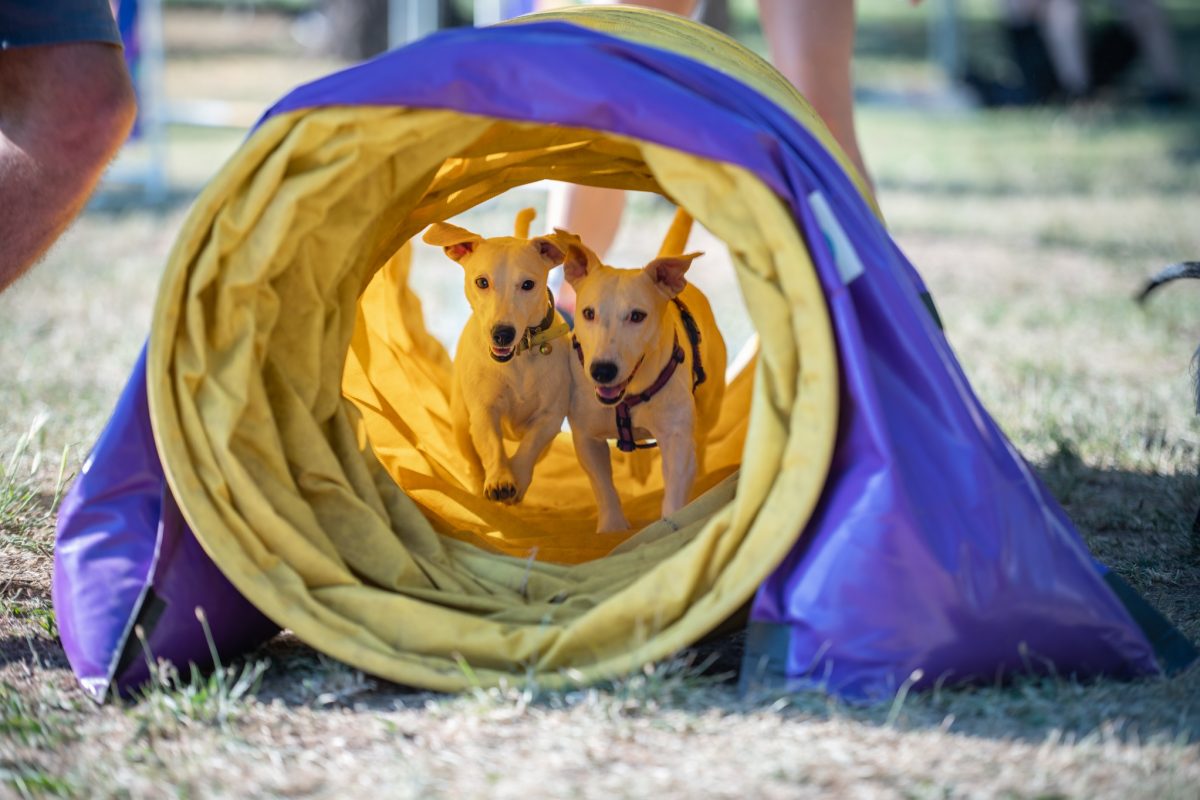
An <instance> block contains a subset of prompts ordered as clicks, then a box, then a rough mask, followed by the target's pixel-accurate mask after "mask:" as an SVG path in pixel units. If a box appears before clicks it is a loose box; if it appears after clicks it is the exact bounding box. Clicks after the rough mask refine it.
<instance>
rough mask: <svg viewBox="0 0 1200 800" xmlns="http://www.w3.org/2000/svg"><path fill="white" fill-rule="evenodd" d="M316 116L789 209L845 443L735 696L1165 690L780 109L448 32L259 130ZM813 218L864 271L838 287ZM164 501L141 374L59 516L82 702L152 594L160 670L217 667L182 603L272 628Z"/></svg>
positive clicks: (892, 250)
mask: <svg viewBox="0 0 1200 800" xmlns="http://www.w3.org/2000/svg"><path fill="white" fill-rule="evenodd" d="M551 66H552V67H553V68H550V67H551ZM324 105H350V106H353V105H396V106H405V107H418V108H445V109H453V110H457V111H461V112H465V113H470V114H476V115H482V116H489V117H497V118H503V119H507V120H518V121H522V122H530V123H544V124H548V125H565V126H575V127H583V128H591V129H596V130H602V131H605V132H611V133H615V134H620V135H623V136H629V137H633V138H637V139H641V140H647V141H651V142H655V143H658V144H661V145H665V146H668V147H671V148H674V149H677V150H680V151H684V152H688V153H692V154H695V155H698V156H703V157H705V158H709V159H714V160H718V161H725V162H730V163H734V164H737V165H739V166H741V167H743V168H745V169H747V170H749V171H750V172H752V173H754V174H755V175H756V176H757V177H758V178H759V179H760V180H762V181H763V182H764V183H765V184H766V185H767V186H769V187H770V188H771V189H772V190H774V191H775V192H776V193H777V194H778V195H779V196H780V197H781V198H783V199H784V201H785V202H786V203H787V205H788V206H789V207H790V209H791V211H792V213H793V216H794V219H795V224H796V226H797V229H798V230H799V231H800V232H801V234H802V236H803V238H804V239H805V240H806V241H807V242H808V244H809V248H810V250H811V252H812V255H813V260H814V264H815V266H816V269H817V272H818V276H819V279H820V281H821V284H822V287H823V289H824V291H825V295H826V300H827V303H828V307H829V311H830V316H831V318H832V321H833V325H834V330H835V335H836V338H837V343H838V350H839V361H840V369H841V374H842V386H841V423H840V430H839V433H838V441H837V447H836V451H835V455H834V461H833V464H832V466H831V469H830V472H829V475H828V479H827V483H826V487H825V490H824V493H823V495H822V499H821V501H820V503H819V505H818V508H817V510H816V512H815V514H814V515H813V517H812V519H810V520H796V521H795V528H794V529H791V530H782V531H780V535H781V536H788V537H794V538H795V540H796V545H795V547H794V548H793V550H792V551H791V553H790V555H789V556H788V557H787V558H786V559H785V561H784V562H783V563H782V564H780V565H779V567H778V568H777V569H776V570H775V571H774V573H773V574H772V575H771V577H770V578H769V579H768V580H767V581H766V582H765V583H764V584H763V585H762V587H761V588H760V589H759V591H758V593H757V596H756V597H755V600H754V604H753V608H752V611H751V623H750V633H749V639H748V653H747V661H746V664H745V667H744V670H743V673H744V675H743V678H744V679H748V680H750V681H751V682H753V681H756V680H759V681H763V682H766V683H769V684H772V685H776V686H784V687H800V686H819V687H821V688H824V689H826V690H827V691H831V692H834V693H837V694H839V695H842V696H845V697H848V698H879V697H883V696H890V695H891V694H893V693H894V692H895V691H896V690H897V688H899V687H900V686H901V685H902V684H904V683H905V682H906V681H907V682H909V683H916V685H918V686H923V685H929V684H932V683H933V682H935V681H939V680H950V681H962V680H971V679H986V680H994V679H995V678H996V676H997V675H998V674H1008V673H1011V672H1028V671H1035V672H1036V671H1044V670H1047V669H1051V668H1052V669H1053V670H1054V671H1056V672H1057V673H1058V674H1060V675H1062V674H1073V673H1074V674H1079V675H1113V676H1123V677H1128V676H1134V675H1139V674H1149V673H1154V672H1156V671H1157V670H1158V667H1157V665H1156V663H1155V660H1154V656H1153V653H1152V650H1151V647H1150V645H1149V643H1148V641H1147V639H1146V637H1145V636H1144V635H1143V634H1142V632H1141V630H1140V629H1139V628H1138V626H1137V625H1136V624H1135V623H1134V621H1133V620H1132V619H1131V618H1130V616H1129V614H1128V613H1127V612H1126V611H1125V608H1124V607H1123V605H1122V604H1121V602H1120V601H1119V600H1118V599H1117V598H1116V596H1115V595H1114V594H1113V593H1112V592H1111V591H1110V590H1109V589H1108V587H1107V586H1106V585H1105V583H1104V581H1103V579H1102V577H1101V575H1100V571H1099V570H1098V569H1097V568H1096V566H1095V564H1094V562H1093V560H1092V558H1091V556H1090V554H1089V553H1088V550H1087V548H1086V546H1085V545H1084V543H1083V541H1082V539H1081V537H1080V535H1079V534H1078V532H1077V531H1076V530H1075V528H1074V527H1073V526H1072V524H1071V523H1070V521H1069V520H1068V519H1067V518H1066V516H1065V514H1064V512H1063V511H1062V509H1061V508H1060V507H1059V505H1058V504H1057V502H1056V501H1055V500H1054V499H1053V498H1052V497H1051V496H1050V494H1049V492H1048V491H1047V490H1046V489H1045V487H1044V486H1043V485H1042V484H1041V482H1040V481H1039V480H1038V478H1037V476H1036V475H1035V474H1034V473H1033V471H1032V470H1031V469H1030V467H1029V466H1028V465H1027V464H1026V463H1025V461H1024V460H1023V459H1022V457H1021V456H1020V454H1019V453H1017V452H1016V450H1015V449H1014V448H1013V447H1012V445H1011V444H1010V443H1009V442H1008V440H1007V439H1006V438H1005V436H1004V435H1003V433H1002V432H1001V431H1000V430H999V429H998V428H997V426H996V425H995V423H994V422H993V421H992V419H991V417H990V416H989V415H988V414H987V412H986V411H985V410H984V409H983V407H982V406H981V404H980V403H979V401H978V400H977V398H976V397H975V395H974V394H973V392H972V391H971V389H970V387H969V385H968V382H967V380H966V377H965V376H964V375H963V373H962V371H961V369H960V368H959V366H958V363H957V361H956V360H955V358H954V356H953V354H952V353H951V351H950V348H949V345H948V344H947V342H946V339H945V338H944V336H943V335H942V333H941V331H940V330H939V328H938V326H937V324H936V322H935V321H934V319H933V318H932V316H931V315H930V313H929V310H928V308H927V306H926V305H925V302H924V299H923V295H924V292H925V288H924V285H923V284H922V282H921V280H920V278H919V276H918V275H917V273H916V270H915V269H914V268H913V267H912V265H911V264H910V263H909V262H908V260H907V259H906V258H905V257H904V255H903V254H902V253H901V252H900V250H899V249H898V247H897V246H896V245H895V243H894V242H893V241H892V239H891V238H890V236H889V235H888V234H887V232H886V230H885V229H884V228H883V226H882V225H881V224H880V223H879V222H878V220H877V219H876V217H875V216H874V215H873V214H872V212H871V211H870V209H869V208H868V207H867V205H866V204H865V203H864V202H863V200H862V198H861V197H860V195H859V194H858V193H857V191H856V190H855V189H854V187H853V185H852V184H851V182H850V181H849V179H848V178H847V177H846V175H845V174H844V173H843V172H842V170H841V168H840V167H839V166H838V164H837V162H836V161H835V159H834V158H833V157H832V156H831V155H830V154H829V153H828V152H827V151H826V150H825V149H824V148H823V147H822V146H821V145H820V144H819V143H818V142H817V140H816V139H815V138H814V137H813V136H812V134H811V133H810V132H809V131H808V130H806V129H805V128H804V127H803V126H802V125H801V124H800V123H798V122H797V121H796V120H795V119H793V118H792V117H791V116H790V115H788V114H787V113H785V112H784V111H782V110H781V109H779V108H778V107H776V106H775V105H774V104H772V103H771V102H770V101H768V100H767V99H765V98H764V97H762V96H761V95H759V94H757V93H755V92H754V91H752V90H750V89H749V88H747V87H746V86H744V85H742V84H741V83H739V82H737V81H736V80H734V79H733V78H731V77H728V76H726V75H724V74H722V73H720V72H717V71H715V70H714V69H712V68H710V67H708V66H706V65H704V64H701V63H697V62H695V61H692V60H689V59H687V58H684V57H682V56H678V55H675V54H672V53H668V52H664V51H660V50H656V49H654V48H650V47H645V46H642V45H637V44H633V43H630V42H628V41H624V40H621V39H617V38H613V37H610V36H607V35H604V34H600V33H595V32H592V31H589V30H585V29H583V28H579V27H575V26H573V25H568V24H564V23H556V22H547V23H531V24H527V25H517V26H506V27H499V28H489V29H480V30H474V29H462V30H454V31H447V32H443V33H440V34H436V35H434V36H431V37H429V38H427V39H425V40H423V41H421V42H418V43H416V44H413V45H411V46H409V47H406V48H404V49H401V50H398V51H395V52H392V53H390V54H388V55H386V56H383V57H380V58H378V59H376V60H374V61H370V62H367V63H365V64H362V65H359V66H357V67H354V68H351V69H348V70H345V71H343V72H339V73H337V74H334V75H331V76H329V77H327V78H324V79H321V80H318V81H315V82H313V83H311V84H308V85H306V86H303V87H301V88H299V89H297V90H295V91H294V92H292V93H291V94H289V95H287V96H286V97H285V98H283V99H282V100H281V101H280V102H279V103H277V104H276V105H275V106H274V107H272V108H271V109H270V110H269V111H268V112H267V114H266V115H265V117H264V119H265V118H266V117H270V116H273V115H276V114H281V113H285V112H289V111H297V110H302V109H306V108H314V107H319V106H324ZM818 203H824V204H827V206H828V209H829V210H830V211H831V212H832V216H833V218H834V219H835V220H836V222H837V225H839V226H840V227H841V229H843V230H844V232H845V234H846V236H847V237H848V239H849V241H850V242H851V243H852V246H853V249H854V251H855V254H856V256H857V258H858V260H859V261H861V263H862V267H863V271H862V274H861V275H859V276H857V277H855V278H853V279H852V280H850V281H849V282H848V283H846V282H844V281H843V278H842V277H841V275H840V274H839V270H838V267H837V264H836V263H835V260H834V257H833V253H832V252H831V249H830V246H829V244H828V242H827V239H826V232H825V230H824V229H823V227H822V224H821V223H820V222H819V220H818V212H817V210H816V206H817V204H818ZM162 494H163V483H162V472H161V469H160V468H158V463H157V455H156V453H155V451H154V445H153V440H152V438H151V437H150V435H149V425H148V422H147V410H146V405H145V385H144V373H143V371H142V365H141V364H140V363H139V367H138V368H136V369H135V370H134V374H133V376H132V378H131V381H130V386H129V387H128V388H127V389H126V392H125V394H124V395H123V396H122V399H121V401H120V404H119V406H118V410H117V413H116V416H115V417H114V420H113V422H112V423H110V426H109V428H108V429H107V430H106V432H105V434H104V435H103V436H102V438H101V440H100V443H99V444H98V445H97V449H96V452H95V453H94V455H93V457H92V459H91V461H90V463H89V466H88V468H87V469H86V470H85V473H84V475H83V476H81V478H80V480H78V481H77V482H76V483H75V485H74V486H73V487H72V490H71V492H70V495H69V497H68V499H67V501H66V502H65V503H64V506H63V510H62V512H61V514H60V523H59V548H58V551H57V552H56V574H55V605H56V608H57V609H58V613H59V617H60V629H61V631H62V638H63V643H64V646H65V647H66V649H67V652H68V655H69V656H70V658H71V662H72V665H73V666H74V667H75V669H76V671H77V673H78V674H79V675H80V677H81V679H82V680H84V681H85V684H86V682H87V681H89V680H93V679H95V678H96V677H97V676H105V677H107V678H110V679H115V680H116V682H117V683H118V684H119V685H120V686H122V687H124V686H129V685H133V684H136V683H137V681H139V680H141V679H142V678H143V677H144V671H142V672H139V671H138V670H137V667H136V662H137V661H138V659H134V660H133V661H132V662H130V660H129V659H128V658H126V659H125V661H126V662H128V664H131V665H126V666H122V668H121V669H118V665H117V664H116V659H118V658H119V656H120V652H121V648H122V643H123V642H124V640H125V639H126V638H127V630H128V627H129V625H130V620H131V619H132V618H133V617H134V616H136V615H137V614H138V613H139V608H141V605H140V603H139V596H140V595H141V593H142V589H143V588H144V587H145V585H146V583H147V581H150V582H152V584H153V593H154V595H155V596H157V597H159V598H163V599H165V600H166V609H165V611H163V615H162V617H160V618H159V620H158V623H157V625H155V626H154V632H155V633H158V631H159V630H160V629H162V630H163V631H164V633H161V634H159V635H160V637H161V638H160V640H158V641H159V643H160V644H159V646H160V647H161V648H162V649H157V648H156V649H153V652H154V653H155V655H156V656H161V657H165V658H169V659H171V660H174V661H177V662H186V661H187V660H189V659H190V660H195V661H197V662H200V663H203V662H204V661H205V660H206V656H205V653H204V652H203V651H202V650H201V649H200V648H198V647H197V646H195V645H196V641H197V634H196V630H197V629H196V622H195V618H194V616H191V615H192V613H193V610H192V607H190V606H188V605H187V604H193V605H195V604H199V605H204V606H205V608H206V609H207V608H222V609H225V610H226V611H225V613H222V614H221V615H220V618H217V616H216V615H214V614H213V613H211V612H210V613H209V620H210V624H211V625H212V629H213V635H214V638H215V639H216V641H217V643H218V647H219V648H220V649H221V651H222V653H234V652H237V651H239V650H240V649H241V648H244V647H247V646H250V645H251V644H253V642H254V641H257V640H260V639H261V638H263V637H265V636H267V635H269V634H270V632H271V630H272V626H271V624H270V623H269V622H268V621H267V620H265V618H263V617H262V616H261V615H259V614H257V612H253V611H252V610H250V609H248V608H247V607H246V604H245V601H241V603H242V606H240V607H239V606H238V601H240V600H241V599H240V597H238V596H237V594H236V592H234V591H233V589H232V588H231V587H230V586H229V584H228V582H227V581H225V580H224V578H222V577H221V576H220V574H219V573H218V572H217V571H216V569H215V567H213V565H212V564H211V562H210V561H208V559H207V557H205V556H204V554H203V552H202V551H201V550H200V549H199V547H198V546H197V545H196V542H195V540H194V537H192V535H191V533H190V532H189V531H187V529H186V526H185V525H184V524H183V523H182V522H181V521H180V519H179V518H178V514H177V513H172V510H173V507H174V504H173V501H171V499H170V498H169V496H168V497H167V498H166V501H165V502H164V499H163V497H162ZM168 550H171V552H173V553H174V558H172V559H167V558H166V557H165V555H164V554H165V553H166V552H167V551H168ZM156 552H158V553H159V557H158V560H157V562H156V561H155V553H156ZM165 562H169V563H165ZM168 573H169V574H168ZM179 583H183V584H186V585H187V586H188V591H187V592H186V596H184V594H185V593H183V592H181V591H180V589H179V586H178V584H179ZM114 589H116V591H113V590H114ZM173 591H174V592H176V594H177V596H176V597H175V599H174V600H171V599H170V598H171V593H172V592H173ZM102 595H107V596H102ZM185 612H186V613H185ZM142 613H143V614H145V613H146V612H145V611H144V610H143V611H142ZM172 614H174V616H171V615H172ZM185 617H188V618H190V619H191V622H190V623H189V622H187V620H186V619H185ZM164 625H166V627H165V628H164V627H163V626H164ZM153 641H154V640H153V637H152V644H153ZM200 644H201V645H203V641H202V640H201V641H200ZM1049 665H1053V666H1052V667H1050V666H1049ZM918 670H919V672H917V671H918Z"/></svg>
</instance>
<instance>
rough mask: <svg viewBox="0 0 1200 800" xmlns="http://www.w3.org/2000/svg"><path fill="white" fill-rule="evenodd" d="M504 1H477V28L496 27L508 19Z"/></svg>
mask: <svg viewBox="0 0 1200 800" xmlns="http://www.w3.org/2000/svg"><path fill="white" fill-rule="evenodd" d="M504 5H505V4H504V2H503V0H475V27H476V28H482V27H484V26H485V25H495V24H496V23H498V22H502V21H503V20H504V19H505V18H506V16H507V15H506V14H505V11H504Z"/></svg>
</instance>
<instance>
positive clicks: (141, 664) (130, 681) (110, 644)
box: [51, 348, 278, 701]
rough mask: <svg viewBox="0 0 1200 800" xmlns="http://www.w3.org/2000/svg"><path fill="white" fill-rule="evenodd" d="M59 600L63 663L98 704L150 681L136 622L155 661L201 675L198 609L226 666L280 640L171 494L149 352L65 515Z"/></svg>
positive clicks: (57, 557)
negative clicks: (158, 438)
mask: <svg viewBox="0 0 1200 800" xmlns="http://www.w3.org/2000/svg"><path fill="white" fill-rule="evenodd" d="M164 496H165V500H164ZM51 591H52V594H53V601H54V613H55V616H56V617H57V619H58V630H59V637H60V638H61V640H62V644H63V649H64V650H65V651H66V653H67V659H68V660H69V661H70V662H71V668H72V669H73V670H74V671H75V674H76V676H77V677H78V678H79V681H80V683H81V684H82V686H83V688H84V690H85V691H86V692H87V693H88V695H89V696H91V697H92V698H93V699H95V700H97V701H99V700H103V699H104V697H105V696H106V695H107V694H108V692H109V691H110V690H112V689H114V688H116V689H118V690H121V691H124V690H128V689H130V688H132V687H135V686H137V685H139V684H140V683H142V682H143V681H144V680H145V678H146V677H147V675H148V669H147V661H146V657H145V654H144V649H143V647H142V646H141V644H140V643H139V642H137V641H136V640H134V637H133V627H134V624H135V623H139V624H140V625H141V626H142V627H143V629H144V630H145V632H146V634H147V639H148V644H149V651H150V652H151V653H152V654H154V656H155V657H163V658H167V659H168V660H170V661H172V662H173V663H175V664H179V665H186V664H188V663H189V662H194V663H196V664H198V665H200V666H202V667H205V668H207V667H208V666H211V660H212V659H211V657H210V655H209V650H208V645H207V641H206V640H205V638H204V636H203V631H202V630H201V628H200V625H199V623H198V621H197V619H196V615H195V608H196V606H197V605H202V606H203V607H204V608H205V609H206V611H207V612H208V620H209V626H210V628H211V631H212V634H213V637H214V639H215V641H216V643H217V649H218V652H219V653H220V654H221V656H222V658H229V657H232V656H235V655H237V654H238V653H241V652H244V651H245V650H246V649H247V648H249V647H253V646H254V645H256V644H258V643H260V642H262V641H264V640H265V639H267V638H269V637H270V636H272V635H273V634H274V633H275V632H276V631H278V627H277V626H275V625H274V624H273V623H271V622H270V621H269V620H268V619H267V618H266V617H264V616H263V615H262V614H261V613H259V611H258V610H257V609H255V608H254V607H253V606H251V605H250V604H249V603H248V602H246V600H245V599H244V598H243V597H242V596H241V595H240V594H239V593H238V592H237V590H235V589H234V588H233V585H232V584H230V583H229V581H228V580H227V579H226V578H225V576H224V575H222V574H221V573H220V571H219V570H218V569H217V568H216V566H215V565H214V564H213V563H212V561H211V560H210V559H209V558H208V556H207V555H206V554H205V553H204V551H203V550H202V549H201V548H200V545H199V543H198V542H196V539H195V537H194V536H193V535H192V532H191V531H190V530H189V529H188V527H187V525H186V524H185V523H184V522H183V518H182V517H181V516H180V515H179V510H178V508H177V506H176V505H175V502H174V499H173V498H172V497H171V496H170V493H169V492H168V491H167V488H166V482H165V480H164V478H163V471H162V465H161V463H160V461H159V458H158V451H157V449H156V448H155V446H154V436H153V433H152V432H151V430H150V417H149V409H148V407H147V403H146V353H145V349H144V348H143V350H142V354H141V355H140V356H139V357H138V360H137V364H136V365H135V366H134V368H133V373H132V374H131V375H130V377H129V382H128V383H127V384H126V386H125V389H124V391H123V392H122V393H121V397H120V399H119V400H118V401H117V408H116V411H115V412H114V413H113V417H112V419H111V420H110V421H109V423H108V425H107V426H106V427H105V429H104V432H103V433H101V435H100V439H99V440H98V441H97V442H96V446H95V448H94V449H93V450H92V453H91V455H89V456H88V459H87V461H86V462H85V463H84V465H83V470H82V471H81V472H80V474H79V477H78V478H76V479H75V482H74V484H72V486H71V489H70V491H69V492H67V495H66V496H65V497H64V498H63V502H62V505H61V507H60V508H59V512H58V532H57V539H56V542H55V547H54V579H53V584H52V587H51Z"/></svg>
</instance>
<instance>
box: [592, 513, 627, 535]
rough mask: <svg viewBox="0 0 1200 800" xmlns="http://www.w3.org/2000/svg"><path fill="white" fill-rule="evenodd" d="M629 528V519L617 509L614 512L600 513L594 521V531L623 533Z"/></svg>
mask: <svg viewBox="0 0 1200 800" xmlns="http://www.w3.org/2000/svg"><path fill="white" fill-rule="evenodd" d="M627 530H629V520H627V519H625V515H624V514H623V513H621V512H620V511H618V512H617V513H615V514H601V515H600V519H599V521H598V522H597V523H596V533H624V532H625V531H627Z"/></svg>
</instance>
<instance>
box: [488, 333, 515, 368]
mask: <svg viewBox="0 0 1200 800" xmlns="http://www.w3.org/2000/svg"><path fill="white" fill-rule="evenodd" d="M491 338H492V345H491V355H492V360H493V361H499V362H500V363H504V362H505V361H511V360H512V357H513V356H514V355H516V352H517V345H516V342H515V339H516V338H517V329H516V328H514V327H513V326H511V325H497V326H495V327H494V328H492V337H491Z"/></svg>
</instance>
